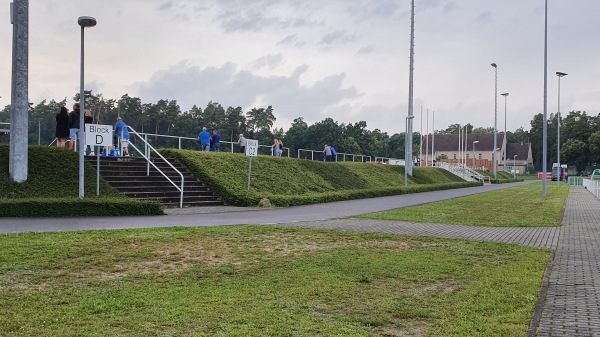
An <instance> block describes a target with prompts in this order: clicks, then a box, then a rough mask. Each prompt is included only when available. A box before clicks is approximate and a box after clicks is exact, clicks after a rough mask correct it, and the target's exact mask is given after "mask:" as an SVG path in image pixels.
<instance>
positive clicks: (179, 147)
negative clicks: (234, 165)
mask: <svg viewBox="0 0 600 337" xmlns="http://www.w3.org/2000/svg"><path fill="white" fill-rule="evenodd" d="M140 135H144V136H150V137H154V138H158V137H162V138H172V139H177V144H178V147H177V148H178V149H179V150H181V149H182V145H181V144H182V141H183V140H185V141H193V142H194V143H197V142H198V138H192V137H180V136H167V135H159V134H155V133H145V132H140ZM219 143H220V144H228V145H226V147H229V148H230V151H231V153H234V152H235V151H234V146H237V145H238V143H237V142H228V141H225V140H221V141H220V142H219ZM188 144H189V142H188ZM224 147H225V146H221V148H224ZM259 147H260V148H263V149H266V148H270V149H269V152H270V153H271V155H273V147H272V146H268V145H259ZM286 151H287V157H289V156H290V148H289V147H284V148H283V152H284V153H285V152H286Z"/></svg>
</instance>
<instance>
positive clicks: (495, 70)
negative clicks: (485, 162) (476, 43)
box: [492, 63, 498, 180]
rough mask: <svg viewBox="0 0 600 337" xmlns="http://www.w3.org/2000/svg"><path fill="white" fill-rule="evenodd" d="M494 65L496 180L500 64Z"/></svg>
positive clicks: (494, 157) (494, 158)
mask: <svg viewBox="0 0 600 337" xmlns="http://www.w3.org/2000/svg"><path fill="white" fill-rule="evenodd" d="M492 67H494V74H495V77H494V78H495V82H494V83H495V85H494V153H493V154H492V161H493V165H494V180H496V179H498V173H497V172H496V170H497V166H498V165H497V161H496V160H497V158H496V156H497V154H496V153H497V151H496V149H497V148H498V141H497V140H496V133H497V132H498V131H497V130H498V66H497V65H496V63H492Z"/></svg>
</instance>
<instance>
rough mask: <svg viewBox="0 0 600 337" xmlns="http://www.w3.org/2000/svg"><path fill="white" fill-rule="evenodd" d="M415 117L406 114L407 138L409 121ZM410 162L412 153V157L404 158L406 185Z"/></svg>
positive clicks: (405, 185) (406, 136)
mask: <svg viewBox="0 0 600 337" xmlns="http://www.w3.org/2000/svg"><path fill="white" fill-rule="evenodd" d="M413 118H415V116H414V115H409V116H406V125H405V128H406V135H405V138H408V123H409V121H411V120H412V119H413ZM409 162H412V154H411V156H410V158H407V157H405V158H404V187H407V186H408V163H409Z"/></svg>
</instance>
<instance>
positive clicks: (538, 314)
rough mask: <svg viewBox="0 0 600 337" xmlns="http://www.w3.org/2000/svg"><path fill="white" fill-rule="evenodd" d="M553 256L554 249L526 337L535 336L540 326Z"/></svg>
mask: <svg viewBox="0 0 600 337" xmlns="http://www.w3.org/2000/svg"><path fill="white" fill-rule="evenodd" d="M555 255H556V250H555V249H554V250H552V253H550V258H549V259H548V262H547V263H546V270H545V271H544V277H543V279H542V288H541V289H540V293H539V295H538V300H537V303H536V304H535V309H534V310H533V318H532V319H531V323H530V324H529V330H528V332H527V337H536V336H537V329H538V327H539V325H540V320H541V319H542V312H543V311H544V304H545V302H546V295H547V294H548V288H549V287H550V274H551V273H552V267H553V266H554V257H555Z"/></svg>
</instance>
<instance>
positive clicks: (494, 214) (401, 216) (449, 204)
mask: <svg viewBox="0 0 600 337" xmlns="http://www.w3.org/2000/svg"><path fill="white" fill-rule="evenodd" d="M547 192H548V193H547V196H546V197H543V196H542V186H541V184H538V183H533V184H527V185H521V186H517V187H511V188H508V189H503V190H498V191H492V192H486V193H481V194H476V195H471V196H467V197H462V198H457V199H451V200H445V201H439V202H435V203H431V204H426V205H422V206H415V207H408V208H400V209H396V210H391V211H386V212H379V213H372V214H365V215H361V216H359V217H361V218H371V219H384V220H402V221H412V222H433V223H446V224H461V225H473V226H499V227H544V226H560V224H561V221H562V216H563V210H564V205H565V202H566V199H567V195H568V192H569V187H568V186H567V184H561V186H560V188H559V187H557V186H556V185H555V184H548V188H547Z"/></svg>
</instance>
